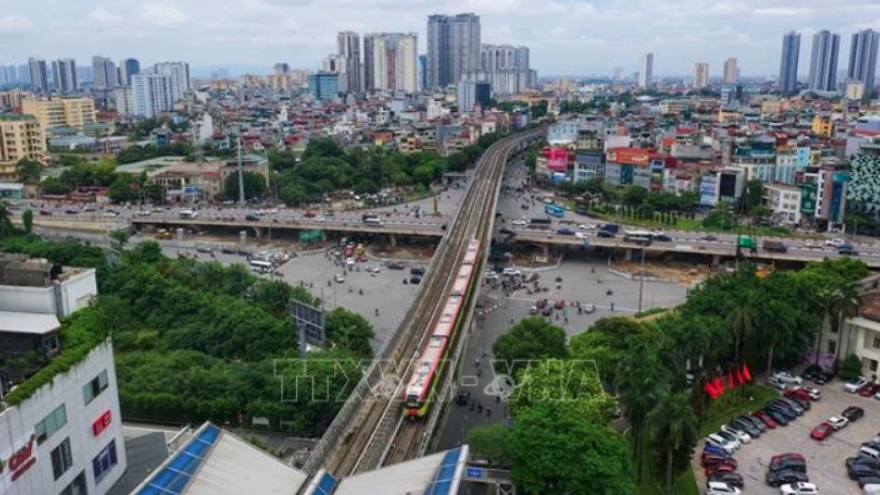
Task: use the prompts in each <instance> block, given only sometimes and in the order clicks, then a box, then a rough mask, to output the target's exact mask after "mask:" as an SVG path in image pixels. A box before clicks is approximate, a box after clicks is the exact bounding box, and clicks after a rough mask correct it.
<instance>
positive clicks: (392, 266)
mask: <svg viewBox="0 0 880 495" xmlns="http://www.w3.org/2000/svg"><path fill="white" fill-rule="evenodd" d="M385 266H387V267H388V269H389V270H403V269H404V268H406V265H404V264H403V263H401V262H399V261H389V262H388V264H387V265H385Z"/></svg>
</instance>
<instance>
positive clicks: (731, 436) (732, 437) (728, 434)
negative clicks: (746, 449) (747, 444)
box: [715, 430, 751, 448]
mask: <svg viewBox="0 0 880 495" xmlns="http://www.w3.org/2000/svg"><path fill="white" fill-rule="evenodd" d="M715 434H716V435H718V436H720V437H721V438H724V439H726V440H727V441H729V442H733V444H734V445H736V448H740V447H742V444H743V443H744V442H743V439H742V438H740V436H739V435H737V434H736V433H734V432H732V431H728V430H718V431H716V432H715ZM750 440H751V439H750Z"/></svg>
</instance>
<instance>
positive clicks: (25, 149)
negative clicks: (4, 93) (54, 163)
mask: <svg viewBox="0 0 880 495" xmlns="http://www.w3.org/2000/svg"><path fill="white" fill-rule="evenodd" d="M24 158H27V159H29V160H36V161H38V162H40V163H42V164H44V165H45V164H47V163H48V160H49V158H48V155H47V154H46V140H45V138H44V137H43V129H42V127H40V121H39V120H37V118H36V117H34V116H33V115H18V114H0V179H3V180H10V181H15V180H16V179H17V178H18V161H19V160H21V159H24Z"/></svg>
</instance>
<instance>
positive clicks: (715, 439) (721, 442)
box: [706, 433, 738, 454]
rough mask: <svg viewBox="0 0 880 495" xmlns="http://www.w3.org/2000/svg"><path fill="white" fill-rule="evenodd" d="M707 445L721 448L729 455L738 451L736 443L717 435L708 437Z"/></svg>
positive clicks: (713, 434)
mask: <svg viewBox="0 0 880 495" xmlns="http://www.w3.org/2000/svg"><path fill="white" fill-rule="evenodd" d="M706 443H707V444H709V445H716V446H718V447H721V448H722V449H724V451H725V452H727V453H728V454H733V453H734V452H736V449H737V448H738V444H736V443H734V442H732V441H730V440H728V439H726V438H724V437H722V436H720V435H716V434H715V433H712V434H711V435H709V436H708V437H706Z"/></svg>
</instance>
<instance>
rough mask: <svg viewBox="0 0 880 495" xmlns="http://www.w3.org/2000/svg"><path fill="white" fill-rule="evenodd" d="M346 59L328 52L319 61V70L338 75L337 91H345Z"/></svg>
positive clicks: (346, 79) (346, 77)
mask: <svg viewBox="0 0 880 495" xmlns="http://www.w3.org/2000/svg"><path fill="white" fill-rule="evenodd" d="M347 64H348V59H347V58H345V57H343V56H342V55H338V54H335V53H333V54H330V55H327V56H326V57H324V60H322V61H321V70H323V71H324V72H327V73H330V74H336V75H338V76H339V79H338V80H339V91H340V92H345V91H346V90H347V89H348V87H347V84H348V66H347Z"/></svg>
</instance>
